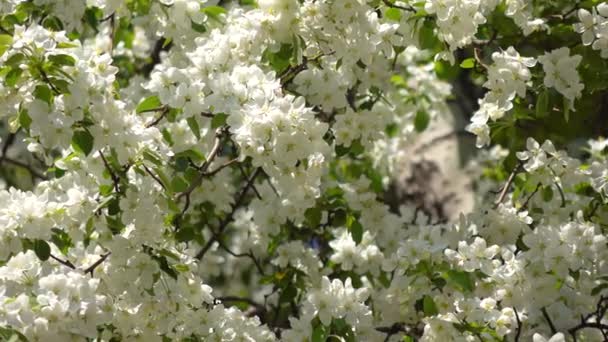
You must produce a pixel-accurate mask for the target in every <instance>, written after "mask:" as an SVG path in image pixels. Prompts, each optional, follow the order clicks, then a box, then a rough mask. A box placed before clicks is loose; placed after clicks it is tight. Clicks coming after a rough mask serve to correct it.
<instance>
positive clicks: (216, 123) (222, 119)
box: [211, 113, 228, 129]
mask: <svg viewBox="0 0 608 342" xmlns="http://www.w3.org/2000/svg"><path fill="white" fill-rule="evenodd" d="M227 118H228V114H225V113H217V114H215V115H214V116H213V118H212V119H211V128H213V129H215V128H218V127H221V126H224V125H225V124H226V119H227Z"/></svg>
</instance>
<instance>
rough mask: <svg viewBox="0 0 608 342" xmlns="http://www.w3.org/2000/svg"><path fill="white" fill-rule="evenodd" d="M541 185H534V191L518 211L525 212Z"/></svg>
mask: <svg viewBox="0 0 608 342" xmlns="http://www.w3.org/2000/svg"><path fill="white" fill-rule="evenodd" d="M541 185H542V184H541V183H538V184H537V185H536V188H535V189H534V191H533V192H532V193H531V194H530V196H528V198H527V199H526V201H525V202H524V204H523V205H522V206H521V208H519V210H526V209H527V208H528V205H529V204H530V200H532V197H534V195H536V193H537V192H538V190H539V189H540V187H541Z"/></svg>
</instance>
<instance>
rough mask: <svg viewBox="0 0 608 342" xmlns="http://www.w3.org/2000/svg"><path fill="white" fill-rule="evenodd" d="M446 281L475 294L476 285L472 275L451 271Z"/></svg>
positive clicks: (447, 274)
mask: <svg viewBox="0 0 608 342" xmlns="http://www.w3.org/2000/svg"><path fill="white" fill-rule="evenodd" d="M446 280H447V281H448V282H449V283H450V284H451V285H453V286H455V287H457V288H459V289H460V290H462V291H465V292H473V290H474V289H475V283H474V282H473V279H471V274H470V273H467V272H463V271H455V270H449V271H448V272H447V273H446Z"/></svg>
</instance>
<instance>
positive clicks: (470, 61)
mask: <svg viewBox="0 0 608 342" xmlns="http://www.w3.org/2000/svg"><path fill="white" fill-rule="evenodd" d="M460 67H461V68H463V69H473V68H474V67H475V59H474V58H467V59H465V60H464V61H462V63H460Z"/></svg>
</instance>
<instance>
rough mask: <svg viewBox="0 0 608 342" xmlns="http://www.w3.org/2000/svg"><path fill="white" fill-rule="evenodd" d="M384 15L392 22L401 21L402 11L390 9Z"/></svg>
mask: <svg viewBox="0 0 608 342" xmlns="http://www.w3.org/2000/svg"><path fill="white" fill-rule="evenodd" d="M384 15H386V17H387V18H388V19H390V20H393V21H400V20H401V11H400V10H399V9H397V8H389V9H387V10H386V12H384Z"/></svg>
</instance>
